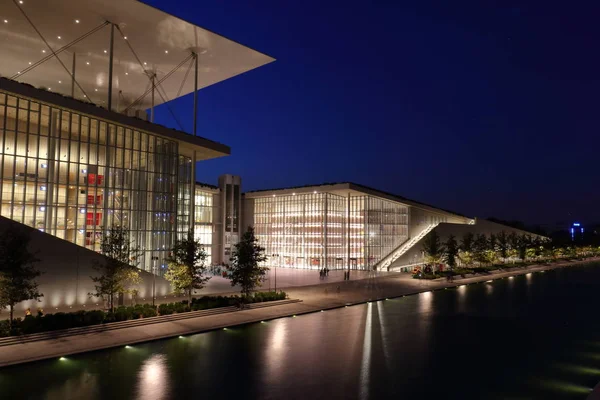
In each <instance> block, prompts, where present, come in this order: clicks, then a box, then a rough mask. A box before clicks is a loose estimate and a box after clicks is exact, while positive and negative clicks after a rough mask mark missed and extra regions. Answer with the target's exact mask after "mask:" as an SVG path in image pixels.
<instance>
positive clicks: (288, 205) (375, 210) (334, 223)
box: [254, 192, 408, 269]
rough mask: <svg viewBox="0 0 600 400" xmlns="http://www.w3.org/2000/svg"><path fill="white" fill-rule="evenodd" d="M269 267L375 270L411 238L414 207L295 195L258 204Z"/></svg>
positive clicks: (372, 200)
mask: <svg viewBox="0 0 600 400" xmlns="http://www.w3.org/2000/svg"><path fill="white" fill-rule="evenodd" d="M254 227H255V232H256V236H257V238H258V240H259V242H260V243H261V245H262V246H264V247H265V249H266V254H267V255H268V256H269V260H268V262H267V264H270V265H281V266H284V267H294V268H310V269H321V268H324V267H327V268H329V269H345V268H347V267H348V265H349V266H350V268H351V269H369V268H371V267H373V266H374V265H375V264H376V263H377V262H378V261H379V260H380V259H381V257H383V256H385V255H387V254H388V253H389V252H390V251H391V250H392V249H394V248H395V247H397V246H398V245H399V244H400V243H402V242H404V241H405V240H406V239H407V238H408V208H407V206H406V205H403V204H401V203H397V202H393V201H388V200H384V199H380V198H377V197H373V196H368V195H363V196H358V195H355V196H349V197H344V196H341V195H338V194H332V193H323V192H321V193H298V194H296V193H290V194H283V195H274V196H270V197H258V198H256V199H254Z"/></svg>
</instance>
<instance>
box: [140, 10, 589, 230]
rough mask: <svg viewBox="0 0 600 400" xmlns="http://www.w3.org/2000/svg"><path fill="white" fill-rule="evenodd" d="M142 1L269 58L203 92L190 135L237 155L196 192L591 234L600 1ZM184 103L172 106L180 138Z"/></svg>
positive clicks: (208, 173) (208, 166)
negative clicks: (347, 197)
mask: <svg viewBox="0 0 600 400" xmlns="http://www.w3.org/2000/svg"><path fill="white" fill-rule="evenodd" d="M146 2H147V3H148V4H151V5H153V6H156V7H158V8H161V9H163V10H164V11H166V12H169V13H172V14H174V15H177V16H180V17H182V18H184V19H187V20H189V21H190V22H193V23H196V24H198V25H200V26H203V27H205V28H207V29H209V30H212V31H214V32H216V33H219V34H221V35H223V36H226V37H228V38H230V39H233V40H235V41H238V42H240V43H242V44H245V45H247V46H250V47H252V48H254V49H256V50H258V51H261V52H264V53H266V54H269V55H271V56H273V57H274V58H276V59H277V61H276V62H274V63H272V64H269V65H267V66H265V67H261V68H259V69H257V70H254V71H250V72H248V73H246V74H244V75H241V76H238V77H235V78H233V79H230V80H227V81H225V82H221V83H219V84H216V85H214V86H211V87H209V88H206V89H204V90H201V91H200V92H199V100H200V104H199V130H198V132H199V134H200V135H201V136H204V137H207V138H209V139H212V140H215V141H218V142H221V143H225V144H227V145H229V146H231V148H232V153H231V156H230V157H226V158H222V159H217V160H210V161H206V162H202V163H199V164H198V175H197V177H198V179H199V180H201V181H204V182H208V183H216V180H217V176H218V175H219V174H221V173H231V174H239V175H241V176H242V179H243V186H244V190H253V189H267V188H276V187H282V186H294V185H304V184H309V183H322V182H340V181H353V182H357V183H362V184H364V185H367V186H372V187H375V188H378V189H382V190H385V191H390V192H394V193H398V194H400V195H403V196H406V197H409V198H413V199H415V200H420V201H423V202H427V203H431V204H435V205H438V206H440V207H443V208H447V209H451V210H455V211H458V212H462V213H464V214H467V215H470V216H479V217H488V216H496V217H499V218H504V219H521V220H525V221H527V222H530V223H556V222H559V221H564V222H568V221H572V220H574V219H578V220H582V221H583V222H587V223H590V222H597V221H600V211H599V203H600V179H599V178H598V165H599V163H600V157H598V151H599V148H600V139H599V131H600V113H599V112H598V106H599V104H598V103H599V101H598V100H599V96H600V90H599V89H600V80H599V73H600V51H599V50H598V43H600V24H598V22H597V18H598V15H600V5H599V4H598V2H597V1H596V2H595V3H596V4H593V2H589V3H582V2H575V4H571V3H569V4H567V3H564V2H560V3H559V2H556V5H553V4H549V3H547V2H535V5H533V4H532V3H530V2H513V1H510V0H509V1H496V2H495V1H460V2H447V1H441V0H440V1H428V0H422V1H415V2H410V1H406V2H405V1H393V0H379V1H370V2H369V1H353V0H348V1H326V0H325V1H316V0H305V1H300V2H292V1H281V0H271V1H258V0H257V1H248V0H231V1H216V0H203V1H193V0H178V1H171V2H166V1H164V0H163V1H159V0H151V1H150V0H146ZM191 102H192V100H191V96H187V97H184V98H182V99H179V100H176V101H175V102H174V108H175V109H178V110H177V111H176V112H177V113H178V114H179V116H180V119H184V121H185V122H184V124H185V125H184V127H185V128H186V129H188V130H191V125H192V123H191V119H185V118H183V116H185V115H186V113H185V112H184V111H183V110H187V109H189V108H190V107H191V104H192V103H191ZM180 107H181V109H179V108H180ZM158 116H159V118H158V119H157V122H159V123H164V124H166V125H169V126H173V127H175V124H174V123H173V121H172V120H170V117H169V114H168V112H167V111H166V109H163V110H161V112H159V113H158Z"/></svg>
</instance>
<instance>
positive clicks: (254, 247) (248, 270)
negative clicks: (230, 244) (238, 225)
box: [229, 226, 269, 297]
mask: <svg viewBox="0 0 600 400" xmlns="http://www.w3.org/2000/svg"><path fill="white" fill-rule="evenodd" d="M266 259H267V256H266V255H265V249H264V247H261V246H260V245H259V244H258V240H257V239H256V236H254V228H253V227H251V226H249V227H248V230H247V231H246V232H245V233H244V235H243V236H242V239H241V240H240V242H239V243H237V244H236V245H235V249H234V250H233V253H232V255H231V258H230V259H229V261H230V264H231V266H230V272H229V279H231V286H235V285H240V286H241V288H242V296H244V297H247V296H249V295H250V292H251V291H252V290H254V289H255V288H256V287H257V286H258V285H260V283H261V282H262V281H263V280H264V276H265V275H266V273H267V271H268V270H269V268H267V267H262V266H261V265H260V263H262V262H264V261H265V260H266Z"/></svg>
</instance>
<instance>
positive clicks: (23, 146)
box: [0, 92, 191, 271]
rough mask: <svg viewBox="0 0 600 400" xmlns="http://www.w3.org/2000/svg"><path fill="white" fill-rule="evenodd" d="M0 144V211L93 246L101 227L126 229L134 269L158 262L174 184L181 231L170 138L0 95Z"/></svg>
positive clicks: (172, 222)
mask: <svg viewBox="0 0 600 400" xmlns="http://www.w3.org/2000/svg"><path fill="white" fill-rule="evenodd" d="M0 141H1V143H0V145H1V146H2V147H1V152H0V176H1V177H2V190H1V191H0V204H1V210H0V214H1V215H2V216H5V217H7V218H11V219H13V220H15V221H17V222H20V223H22V224H25V225H28V226H31V227H34V228H36V229H39V230H41V231H43V232H47V233H49V234H52V235H54V236H57V237H59V238H61V239H65V240H68V241H70V242H72V243H76V244H78V245H80V246H84V247H86V248H88V249H91V250H95V251H99V250H100V240H101V237H102V235H103V232H104V231H105V230H107V229H109V228H110V227H112V226H125V227H127V228H129V229H130V231H131V238H132V241H133V244H134V245H135V246H137V247H139V248H140V249H141V250H142V255H141V259H138V261H139V267H140V268H142V269H145V270H147V271H152V269H153V267H154V266H155V267H158V266H159V265H161V266H164V265H165V262H164V259H165V257H166V256H167V253H168V250H169V248H170V246H171V244H172V243H173V240H174V238H175V233H176V224H177V218H176V213H177V209H176V200H177V195H178V184H180V183H181V185H179V186H182V187H183V189H180V191H179V196H180V198H182V199H183V201H184V203H183V204H184V205H185V201H187V205H188V211H187V212H185V211H184V210H183V209H182V211H181V215H182V218H181V219H180V221H181V222H182V225H183V228H182V229H184V230H185V229H186V228H185V227H186V226H187V225H186V224H185V222H186V221H185V219H184V218H185V215H187V216H188V217H189V193H190V190H189V182H190V179H189V174H188V175H186V179H187V180H186V181H185V182H186V183H187V189H186V188H185V185H183V184H182V183H183V181H179V182H178V172H179V171H181V170H182V168H181V167H180V168H179V169H178V168H177V166H178V165H180V166H181V165H182V164H184V165H187V164H189V162H188V163H187V164H186V162H187V160H181V158H179V157H178V145H177V143H176V142H173V141H169V140H166V139H163V138H161V137H158V136H154V135H151V134H148V133H146V132H143V131H138V130H134V129H131V128H129V127H127V126H121V125H118V124H114V123H112V122H110V121H104V120H100V119H95V118H92V117H88V116H86V115H82V114H78V113H76V112H73V111H71V110H67V109H63V108H59V107H55V106H51V105H46V104H40V103H38V102H35V101H32V100H29V99H26V98H20V97H17V96H13V95H11V94H9V93H5V92H0ZM189 169H190V170H191V166H189ZM187 170H188V167H186V168H184V171H187ZM186 173H187V172H186ZM180 179H181V178H180ZM153 255H154V256H158V257H159V260H158V262H157V264H156V265H154V266H153V265H152V261H151V259H152V256H153ZM159 270H160V268H159Z"/></svg>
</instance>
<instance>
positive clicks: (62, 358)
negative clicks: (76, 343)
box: [59, 357, 67, 361]
mask: <svg viewBox="0 0 600 400" xmlns="http://www.w3.org/2000/svg"><path fill="white" fill-rule="evenodd" d="M59 360H60V361H67V359H66V358H65V357H61V358H59Z"/></svg>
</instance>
